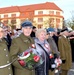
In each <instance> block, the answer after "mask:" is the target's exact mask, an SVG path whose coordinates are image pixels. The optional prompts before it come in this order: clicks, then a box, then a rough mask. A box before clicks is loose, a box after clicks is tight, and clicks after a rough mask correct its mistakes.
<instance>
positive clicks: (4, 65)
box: [0, 22, 13, 75]
mask: <svg viewBox="0 0 74 75" xmlns="http://www.w3.org/2000/svg"><path fill="white" fill-rule="evenodd" d="M4 29H5V26H4V24H3V23H1V22H0V75H13V73H12V67H11V61H10V55H9V51H8V48H7V42H6V40H5V39H4Z"/></svg>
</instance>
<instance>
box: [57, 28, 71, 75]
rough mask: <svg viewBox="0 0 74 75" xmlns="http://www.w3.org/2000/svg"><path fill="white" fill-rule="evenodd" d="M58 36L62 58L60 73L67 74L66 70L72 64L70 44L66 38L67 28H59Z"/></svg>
mask: <svg viewBox="0 0 74 75" xmlns="http://www.w3.org/2000/svg"><path fill="white" fill-rule="evenodd" d="M60 35H61V36H60V37H59V40H58V48H59V52H60V57H61V59H62V65H61V68H62V73H61V75H67V73H68V70H69V69H70V68H71V66H72V57H71V46H70V41H69V39H68V35H69V32H68V29H67V28H66V29H63V30H61V33H60Z"/></svg>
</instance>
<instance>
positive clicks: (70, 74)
mask: <svg viewBox="0 0 74 75" xmlns="http://www.w3.org/2000/svg"><path fill="white" fill-rule="evenodd" d="M68 75H74V63H73V64H72V68H71V69H70V70H69V72H68Z"/></svg>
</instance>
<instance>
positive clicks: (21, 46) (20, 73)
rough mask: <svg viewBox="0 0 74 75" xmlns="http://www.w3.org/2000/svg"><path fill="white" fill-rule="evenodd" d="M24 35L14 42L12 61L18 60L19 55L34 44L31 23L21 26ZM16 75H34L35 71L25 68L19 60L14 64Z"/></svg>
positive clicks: (26, 22)
mask: <svg viewBox="0 0 74 75" xmlns="http://www.w3.org/2000/svg"><path fill="white" fill-rule="evenodd" d="M21 27H22V33H21V34H20V35H19V36H18V37H16V38H14V39H13V40H12V44H11V48H10V55H11V59H12V61H13V60H14V59H16V58H17V56H18V54H20V53H22V52H24V51H25V50H27V49H28V48H29V47H30V46H31V45H32V44H34V41H33V39H32V38H31V37H30V34H31V32H32V27H33V25H32V23H31V22H30V21H28V20H27V21H24V22H23V23H22V24H21ZM13 66H14V75H33V71H30V70H28V69H25V68H23V67H22V66H21V65H20V64H19V62H18V60H16V61H15V62H14V63H13Z"/></svg>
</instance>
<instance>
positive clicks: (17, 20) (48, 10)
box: [0, 2, 64, 28]
mask: <svg viewBox="0 0 74 75" xmlns="http://www.w3.org/2000/svg"><path fill="white" fill-rule="evenodd" d="M26 19H29V20H31V21H32V22H33V25H35V26H36V27H38V28H48V27H50V26H51V27H54V28H62V26H63V20H64V17H63V11H62V10H61V9H60V8H59V7H58V6H57V5H56V4H55V3H53V2H46V3H40V4H32V5H24V6H11V7H4V8H0V21H1V22H4V23H5V25H9V26H16V28H20V24H21V22H23V21H24V20H26Z"/></svg>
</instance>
